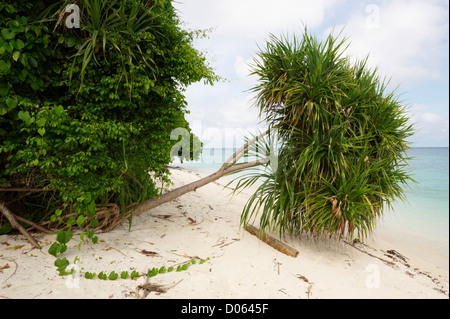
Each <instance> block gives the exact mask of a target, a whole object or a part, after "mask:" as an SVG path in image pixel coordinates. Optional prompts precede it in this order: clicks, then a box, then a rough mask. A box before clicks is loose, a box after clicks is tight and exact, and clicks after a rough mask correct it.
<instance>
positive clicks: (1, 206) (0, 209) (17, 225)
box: [0, 202, 39, 248]
mask: <svg viewBox="0 0 450 319" xmlns="http://www.w3.org/2000/svg"><path fill="white" fill-rule="evenodd" d="M0 212H2V213H3V215H5V217H6V218H7V219H8V220H9V223H10V224H11V226H12V227H13V228H15V229H17V230H19V231H20V232H21V233H22V234H23V235H24V236H25V237H26V238H27V239H28V241H29V242H30V244H31V245H32V246H33V247H35V248H38V247H39V244H38V243H37V242H36V241H35V240H34V238H33V237H32V236H31V235H30V234H29V233H28V232H27V231H26V230H25V228H23V227H22V225H20V223H19V222H18V221H17V219H16V215H14V213H13V212H11V211H10V210H9V209H8V207H6V205H5V203H4V202H0Z"/></svg>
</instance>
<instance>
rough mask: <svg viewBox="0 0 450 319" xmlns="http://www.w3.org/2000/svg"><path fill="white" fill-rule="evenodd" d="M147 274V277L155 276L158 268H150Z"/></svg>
mask: <svg viewBox="0 0 450 319" xmlns="http://www.w3.org/2000/svg"><path fill="white" fill-rule="evenodd" d="M147 274H148V276H149V277H154V276H156V275H157V274H158V269H156V268H152V269H150V270H149V271H148V272H147Z"/></svg>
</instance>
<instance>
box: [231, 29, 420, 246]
mask: <svg viewBox="0 0 450 319" xmlns="http://www.w3.org/2000/svg"><path fill="white" fill-rule="evenodd" d="M345 45H346V39H344V40H342V41H337V38H335V37H333V36H332V35H330V36H329V37H328V38H327V39H326V41H325V42H323V43H319V42H318V41H317V40H316V39H315V38H313V37H312V36H310V35H308V33H307V31H305V34H304V36H303V38H302V40H301V41H299V40H298V39H296V38H295V37H294V38H293V39H292V40H289V39H288V38H287V37H286V38H281V39H277V38H276V37H274V36H271V39H270V41H269V42H268V43H267V47H266V48H265V49H264V50H261V51H260V52H259V54H258V59H257V60H255V65H254V70H253V74H254V75H256V76H258V77H259V84H258V85H257V86H255V87H254V88H253V89H252V90H253V91H254V92H256V93H257V96H256V103H255V104H256V106H257V107H258V109H259V110H260V115H261V117H262V118H263V119H264V120H265V121H267V123H268V125H269V127H276V128H277V129H278V134H279V136H280V141H279V143H280V145H281V147H280V149H279V153H278V165H277V169H276V170H272V171H270V173H265V174H263V175H261V176H260V177H264V178H265V180H264V181H263V183H262V184H261V185H260V186H259V187H258V188H257V190H256V192H255V193H254V194H253V195H252V196H251V198H250V199H249V201H248V203H247V205H246V206H245V208H244V211H243V214H242V223H243V224H246V223H248V222H249V221H250V219H251V217H254V216H255V215H256V214H257V213H260V226H261V228H262V229H264V228H269V229H275V228H277V229H278V230H279V231H280V233H282V232H283V231H289V232H291V231H299V232H307V233H311V234H314V235H327V236H333V235H334V234H337V235H338V236H339V237H342V236H343V235H346V234H348V235H349V236H350V237H353V236H354V234H355V233H356V234H357V235H358V236H359V237H360V238H361V239H362V238H364V237H365V236H366V235H368V234H369V233H371V232H372V231H373V229H374V226H375V222H376V220H377V218H378V217H380V216H381V215H382V213H383V210H384V208H385V207H386V206H389V205H391V204H392V202H393V201H394V200H395V199H397V198H400V199H404V197H403V187H404V186H405V185H406V184H407V182H408V180H412V179H411V178H410V176H409V172H408V165H407V157H406V153H405V152H406V150H407V149H408V143H407V142H406V139H407V138H408V137H409V136H411V135H412V134H413V128H412V126H411V125H409V124H408V118H407V116H406V113H405V107H404V106H402V104H401V103H400V102H399V101H398V100H397V99H396V97H395V95H394V93H389V94H386V93H385V90H386V86H387V85H386V84H385V83H384V82H383V81H381V80H380V78H379V77H378V75H377V71H376V70H369V69H367V67H366V61H367V59H366V60H362V61H360V62H357V63H355V64H354V65H352V64H351V63H350V62H349V60H348V58H346V57H344V55H343V53H344V51H345V49H346V47H345ZM249 178H251V179H249ZM256 178H257V176H255V175H251V176H249V177H247V178H244V179H243V180H242V181H243V182H242V183H241V184H238V188H243V187H247V186H249V185H250V183H248V181H250V180H254V179H256ZM245 182H247V183H245Z"/></svg>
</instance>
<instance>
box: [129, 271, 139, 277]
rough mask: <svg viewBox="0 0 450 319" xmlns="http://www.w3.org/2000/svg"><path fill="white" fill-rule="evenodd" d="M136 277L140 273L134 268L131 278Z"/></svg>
mask: <svg viewBox="0 0 450 319" xmlns="http://www.w3.org/2000/svg"><path fill="white" fill-rule="evenodd" d="M136 277H139V273H138V272H137V271H136V270H133V271H132V272H131V275H130V278H131V279H134V278H136Z"/></svg>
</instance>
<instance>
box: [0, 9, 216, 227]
mask: <svg viewBox="0 0 450 319" xmlns="http://www.w3.org/2000/svg"><path fill="white" fill-rule="evenodd" d="M76 3H77V4H78V5H79V8H80V28H68V27H67V25H66V24H65V19H67V18H68V15H69V14H70V12H68V13H64V8H65V7H66V5H67V1H66V2H64V1H51V0H36V1H27V0H19V1H2V2H1V3H0V32H1V37H0V187H1V189H2V191H0V201H3V202H5V204H6V205H8V207H10V208H11V209H12V211H14V212H15V213H16V214H17V215H21V216H25V217H26V218H28V219H30V220H35V221H40V220H43V219H48V218H55V216H56V215H58V216H59V215H61V214H65V213H71V212H77V213H78V214H80V215H81V216H84V215H86V214H87V215H91V216H92V215H93V213H94V212H95V210H96V207H98V206H100V205H105V204H107V203H115V204H117V205H119V206H120V207H121V208H122V209H125V208H126V207H127V205H129V204H131V203H133V202H138V201H143V200H145V199H148V198H151V197H154V196H156V195H157V194H158V186H157V185H156V184H155V182H154V179H152V177H151V175H153V176H156V177H160V178H162V179H163V180H165V181H167V180H168V169H167V164H168V163H169V162H170V161H171V154H170V153H171V152H170V151H171V148H172V146H173V145H174V144H175V143H176V142H177V141H173V140H171V139H170V133H171V131H172V130H173V129H175V128H185V129H187V130H190V129H189V125H188V123H187V121H186V120H185V114H186V113H187V112H188V111H187V110H186V101H185V97H184V95H183V91H184V90H185V88H186V87H187V86H189V85H190V84H192V83H194V82H198V81H205V82H206V83H209V84H212V83H213V82H214V81H216V80H217V76H216V75H215V74H214V72H213V71H212V69H211V67H210V66H209V65H208V63H207V61H206V60H205V58H204V56H203V55H202V54H201V53H200V52H198V51H197V50H196V49H194V48H193V45H192V43H193V40H194V39H195V38H196V37H198V36H201V35H202V33H201V32H199V31H192V32H188V31H185V30H183V29H182V28H181V26H180V24H181V22H180V21H179V19H178V17H177V15H176V12H175V10H174V7H173V6H172V2H171V1H169V0H159V1H143V0H137V1H118V0H111V1H101V0H82V1H77V2H76ZM191 143H192V142H191ZM194 144H195V145H196V149H194V147H192V148H191V154H190V156H194V152H195V153H196V154H198V146H199V143H194ZM191 146H194V145H191ZM176 155H177V154H176ZM180 155H181V152H180ZM184 155H186V154H185V153H184ZM184 159H186V158H184ZM150 173H151V174H150ZM159 186H160V185H159ZM12 189H20V191H19V192H14V191H11V190H12ZM27 190H30V191H27ZM45 190H47V191H45ZM55 213H56V215H55ZM52 216H53V217H52ZM81 220H83V219H81ZM72 222H73V220H72ZM3 226H4V227H3V231H8V229H9V226H8V224H7V223H4V224H3Z"/></svg>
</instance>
